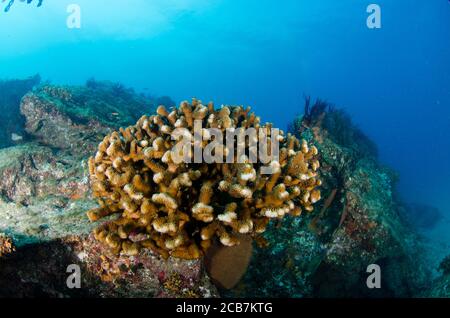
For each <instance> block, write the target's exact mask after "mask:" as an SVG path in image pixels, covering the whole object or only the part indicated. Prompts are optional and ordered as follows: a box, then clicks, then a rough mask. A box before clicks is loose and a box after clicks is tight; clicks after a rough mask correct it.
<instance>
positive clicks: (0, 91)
mask: <svg viewBox="0 0 450 318" xmlns="http://www.w3.org/2000/svg"><path fill="white" fill-rule="evenodd" d="M39 82H40V77H39V75H35V76H33V77H30V78H28V79H24V80H0V112H1V114H2V115H1V116H0V127H2V129H1V130H0V148H4V147H9V146H13V145H16V144H19V143H21V142H23V141H24V140H25V139H26V138H27V135H26V132H25V129H24V126H25V119H24V118H23V117H22V116H21V115H20V111H19V107H20V100H21V98H22V97H23V95H25V94H26V93H27V92H29V91H30V90H31V89H32V88H33V87H34V86H36V85H38V84H39Z"/></svg>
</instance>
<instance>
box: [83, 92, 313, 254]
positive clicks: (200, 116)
mask: <svg viewBox="0 0 450 318" xmlns="http://www.w3.org/2000/svg"><path fill="white" fill-rule="evenodd" d="M194 120H201V121H202V123H203V127H206V128H216V129H220V130H221V131H224V130H226V129H228V128H238V127H242V128H249V127H253V128H255V129H256V130H257V131H259V130H261V129H264V130H265V131H269V133H270V129H269V130H267V128H269V127H271V124H266V125H261V124H260V118H259V117H257V116H255V114H254V113H250V108H247V109H244V108H243V107H241V106H239V107H236V106H230V107H228V106H225V107H222V108H221V109H218V110H216V109H214V106H213V104H212V103H209V104H208V105H207V106H204V105H203V104H202V103H201V102H200V101H198V100H195V99H194V100H193V101H192V104H189V103H188V102H182V103H181V105H180V107H178V108H175V109H173V110H171V111H170V112H169V111H168V110H166V108H165V107H164V106H160V107H159V108H158V110H157V114H156V115H152V116H143V117H142V118H140V119H139V121H138V122H137V124H136V125H135V126H131V127H128V128H126V129H123V128H121V129H120V131H119V132H113V133H111V134H110V135H108V136H106V137H105V138H104V140H103V141H102V142H101V143H100V145H99V147H98V151H97V153H96V155H95V157H92V158H90V160H89V170H90V178H91V185H92V190H93V195H94V196H95V197H97V198H99V204H100V207H99V208H96V209H93V210H90V211H88V213H87V214H88V217H89V219H90V220H91V221H97V220H99V219H101V218H103V217H106V216H109V215H111V214H118V215H119V216H118V218H116V219H115V220H113V221H108V222H105V223H104V224H102V225H100V226H99V227H98V228H97V229H96V230H95V231H94V236H95V238H96V239H97V240H98V241H101V242H103V243H105V244H107V245H108V246H109V247H110V248H111V249H112V250H113V251H114V252H115V253H120V252H122V253H124V254H127V255H136V254H138V253H139V250H140V249H141V248H148V249H151V250H153V251H156V252H157V253H159V254H161V255H162V256H163V257H165V258H167V257H169V256H173V257H177V258H183V259H195V258H199V257H201V256H202V255H203V254H204V252H205V251H206V250H207V249H208V248H209V247H210V246H211V244H212V243H214V242H220V243H221V244H223V245H225V246H233V245H236V244H239V236H240V235H250V236H252V237H256V236H258V235H260V234H261V233H263V232H264V231H265V229H266V226H267V225H268V223H269V221H270V219H274V218H282V217H283V216H284V215H286V214H291V215H294V216H299V215H300V214H301V213H302V209H303V210H306V211H309V212H310V211H312V210H313V204H314V203H315V202H317V201H318V200H320V191H319V190H318V189H317V187H318V186H320V185H321V181H320V180H319V179H318V178H317V170H318V168H319V161H318V160H317V155H318V150H317V148H316V147H315V146H313V145H308V143H307V142H306V141H305V140H302V141H299V140H298V139H296V138H295V137H294V136H292V135H290V134H288V135H287V136H285V135H284V133H283V132H280V136H279V138H278V140H279V148H280V151H279V157H278V160H273V161H272V162H270V166H271V167H272V168H273V171H274V173H272V174H270V175H266V174H262V173H261V167H262V166H263V164H262V163H261V162H257V163H250V162H249V160H248V157H246V158H247V160H245V159H244V163H184V162H183V163H181V164H175V163H174V161H173V160H172V151H171V149H173V146H174V145H175V143H176V140H172V138H171V132H172V131H173V130H174V129H175V128H180V127H184V128H186V129H188V130H189V131H190V132H191V133H193V131H194ZM203 131H204V130H203ZM204 139H207V138H204ZM270 140H271V139H270V138H269V139H268V142H270ZM244 143H245V147H246V149H247V150H248V145H249V140H247V139H245V141H244ZM207 145H208V140H204V141H203V143H202V147H206V146H207ZM259 146H260V147H261V145H259ZM266 146H267V145H266ZM236 159H237V158H236ZM234 162H238V160H235V161H234ZM239 162H242V161H239Z"/></svg>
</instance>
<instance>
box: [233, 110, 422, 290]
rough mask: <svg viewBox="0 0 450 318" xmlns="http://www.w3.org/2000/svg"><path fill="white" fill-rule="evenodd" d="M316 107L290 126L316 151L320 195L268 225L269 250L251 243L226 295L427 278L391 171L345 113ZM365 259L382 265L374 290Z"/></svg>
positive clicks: (394, 286)
mask: <svg viewBox="0 0 450 318" xmlns="http://www.w3.org/2000/svg"><path fill="white" fill-rule="evenodd" d="M319 105H321V103H318V104H316V105H314V106H313V109H312V111H310V112H305V116H303V118H299V119H298V120H297V121H296V122H295V123H294V124H293V125H291V129H292V132H293V133H295V134H297V135H298V136H299V137H303V138H305V139H307V140H311V141H314V142H315V144H316V146H317V148H318V149H319V153H320V159H319V160H320V161H321V164H322V167H321V173H320V178H321V179H322V180H323V186H322V189H323V192H324V193H323V197H324V199H323V200H321V201H320V205H319V206H318V209H317V212H315V213H312V214H310V215H307V216H306V217H304V218H301V219H293V218H286V219H285V220H283V221H281V222H280V223H279V224H278V225H273V226H271V227H270V228H269V230H268V231H267V232H266V233H265V235H264V237H265V238H266V240H267V244H266V245H268V248H265V247H257V248H255V253H254V255H253V259H252V261H251V263H250V266H249V269H248V271H247V274H246V276H245V277H244V279H243V280H242V281H241V283H240V284H239V285H238V286H237V287H236V288H234V289H233V290H231V291H227V292H226V293H225V294H226V295H228V296H260V297H261V296H262V297H408V296H413V295H415V294H416V293H417V292H420V291H421V290H424V289H425V288H426V287H427V283H428V282H429V281H430V276H429V271H428V270H427V269H426V267H425V264H424V262H423V260H422V258H421V255H422V254H421V253H422V249H421V245H420V244H419V238H418V236H417V235H416V234H415V233H414V232H413V231H412V230H411V229H410V228H409V227H408V225H407V222H405V220H404V219H403V218H402V216H401V213H400V212H399V209H398V207H399V204H398V203H397V201H396V199H395V196H394V185H395V179H396V176H395V174H394V173H393V172H392V171H391V170H390V169H388V168H386V167H383V166H381V165H380V164H379V163H378V162H377V159H376V149H375V148H374V147H373V144H372V143H371V142H369V145H366V144H365V141H366V140H367V137H365V136H363V135H362V134H361V132H360V131H359V130H358V131H355V130H356V129H357V128H356V127H354V126H353V125H352V124H351V122H350V121H349V119H348V116H343V113H342V111H335V110H334V109H328V108H325V107H323V109H322V110H320V111H318V110H317V107H318V106H319ZM342 120H344V121H345V123H342V122H336V123H334V121H342ZM328 127H332V129H327V128H328ZM334 127H345V131H341V130H339V129H334ZM352 130H353V131H352ZM335 134H343V135H344V136H336V135H335ZM352 140H353V141H352ZM370 264H377V265H379V266H380V268H381V275H382V276H381V277H382V280H381V288H380V289H369V288H368V287H367V285H366V280H367V278H368V276H369V274H370V273H367V267H368V266H369V265H370Z"/></svg>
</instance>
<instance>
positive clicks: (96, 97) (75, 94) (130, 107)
mask: <svg viewBox="0 0 450 318" xmlns="http://www.w3.org/2000/svg"><path fill="white" fill-rule="evenodd" d="M157 101H158V99H154V100H151V99H147V98H145V97H143V96H141V95H138V94H136V93H135V92H134V91H133V90H132V89H128V88H125V87H124V86H123V85H121V84H117V83H110V82H99V81H95V80H89V81H88V82H87V83H86V86H53V85H43V86H41V87H39V88H38V89H36V90H35V91H33V92H31V93H29V94H27V95H26V96H25V97H24V98H23V100H22V104H21V112H22V114H23V115H24V116H25V118H26V126H25V127H26V131H27V132H28V133H29V134H31V135H32V136H33V137H34V138H36V139H38V140H39V142H40V143H42V144H45V145H50V146H52V147H55V148H60V149H70V150H71V151H72V152H74V153H82V154H83V155H84V154H86V153H89V152H92V151H94V148H95V145H96V144H98V142H100V141H101V140H102V138H103V136H104V135H106V134H107V133H109V132H110V131H111V130H112V129H118V128H119V127H122V126H127V125H129V124H130V123H133V122H136V120H137V119H138V118H139V117H140V116H142V114H143V113H144V112H146V111H148V110H149V109H150V110H152V109H153V110H154V109H155V108H156V104H155V103H156V102H157Z"/></svg>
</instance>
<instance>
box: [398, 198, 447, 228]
mask: <svg viewBox="0 0 450 318" xmlns="http://www.w3.org/2000/svg"><path fill="white" fill-rule="evenodd" d="M403 215H404V216H405V218H406V219H407V220H408V221H409V222H410V223H411V224H413V225H414V226H416V227H418V228H420V229H432V228H433V227H434V226H435V225H436V224H437V223H438V222H439V221H440V220H442V214H441V212H440V211H439V209H438V208H435V207H433V206H430V205H428V204H424V203H409V204H404V207H403Z"/></svg>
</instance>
